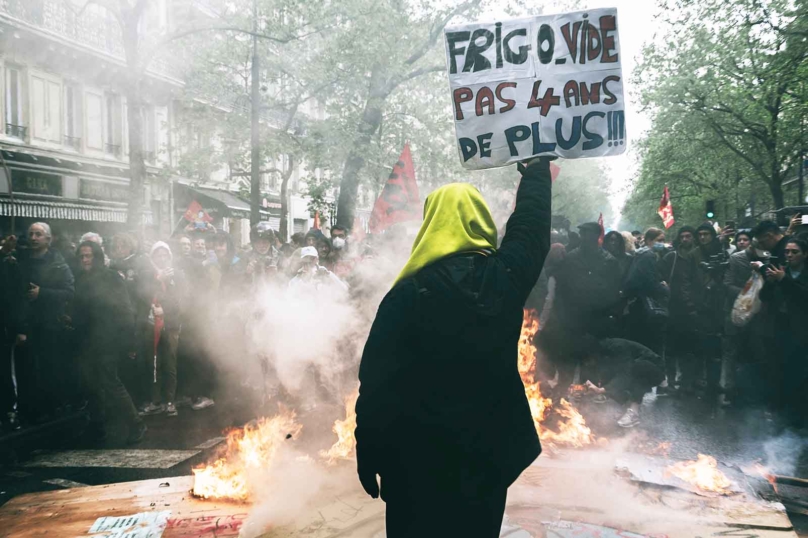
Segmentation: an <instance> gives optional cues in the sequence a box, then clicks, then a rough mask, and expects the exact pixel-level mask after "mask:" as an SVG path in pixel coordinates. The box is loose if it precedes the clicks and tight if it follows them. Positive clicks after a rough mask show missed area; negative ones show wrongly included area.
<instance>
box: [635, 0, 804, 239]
mask: <svg viewBox="0 0 808 538" xmlns="http://www.w3.org/2000/svg"><path fill="white" fill-rule="evenodd" d="M802 4H803V2H796V3H793V2H788V1H786V0H730V1H729V2H727V1H718V0H698V1H697V0H671V1H662V2H661V3H660V7H661V9H662V13H664V14H665V19H666V20H665V22H666V23H667V29H668V30H667V33H666V35H665V36H664V38H663V39H662V40H661V41H658V42H656V43H654V44H651V45H648V46H647V47H646V49H645V51H644V54H643V58H642V61H641V63H640V65H639V68H638V70H637V72H636V73H635V77H634V84H635V85H636V86H637V87H638V88H639V90H640V92H639V93H640V97H641V101H642V104H643V106H644V107H645V109H646V111H648V112H650V113H652V114H653V115H654V120H653V126H652V128H651V130H650V132H649V133H648V135H647V137H646V138H645V140H643V141H642V143H641V144H640V156H641V159H642V161H641V170H640V176H639V178H638V179H637V181H636V183H635V185H634V190H633V192H632V194H631V196H630V197H629V199H628V201H627V203H626V207H625V209H624V212H623V214H624V219H625V220H626V221H627V222H631V223H633V224H634V225H635V226H637V227H640V226H646V225H649V224H654V225H659V222H660V221H659V218H658V217H657V216H656V209H657V207H658V204H659V199H660V197H661V195H662V189H663V187H664V185H666V184H667V185H669V187H670V191H671V195H672V199H673V205H674V212H675V215H676V220H677V222H678V223H679V224H684V223H685V222H687V223H690V224H692V223H697V222H700V221H701V220H703V218H704V216H703V209H704V202H705V201H706V200H709V199H713V200H716V201H717V204H718V208H719V214H718V219H719V221H723V220H726V219H737V218H738V217H739V216H742V215H743V213H744V210H745V208H746V207H748V206H750V205H755V204H756V206H757V210H758V212H759V211H762V210H764V209H767V208H769V207H772V206H774V207H778V208H779V207H783V205H784V204H786V203H788V202H792V203H793V202H796V200H794V199H792V200H788V199H787V198H786V193H784V191H783V183H784V182H785V181H786V180H788V179H791V178H793V177H795V176H796V173H797V166H798V162H799V156H800V152H801V150H802V149H803V148H804V146H805V141H806V137H805V133H804V129H802V128H801V123H802V122H803V120H804V117H805V113H806V111H808V110H806V100H805V96H806V93H805V91H806V88H805V86H806V82H808V80H807V79H806V74H807V73H808V72H807V71H806V69H807V68H808V65H807V63H806V58H808V41H806V39H805V35H806V34H805V31H806V29H808V24H807V23H806V16H805V10H804V7H805V6H804V5H802ZM795 8H796V9H795ZM722 213H723V214H722Z"/></svg>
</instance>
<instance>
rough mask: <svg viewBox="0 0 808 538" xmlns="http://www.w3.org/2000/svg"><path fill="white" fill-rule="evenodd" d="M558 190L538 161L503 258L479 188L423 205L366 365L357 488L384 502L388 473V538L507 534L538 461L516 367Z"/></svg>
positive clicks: (433, 197) (457, 189)
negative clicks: (516, 495)
mask: <svg viewBox="0 0 808 538" xmlns="http://www.w3.org/2000/svg"><path fill="white" fill-rule="evenodd" d="M550 188H551V181H550V168H549V160H548V159H546V158H545V159H534V160H533V161H531V162H530V163H529V165H528V167H527V169H526V170H525V171H524V172H523V177H522V181H521V183H520V185H519V189H518V192H517V195H516V209H515V211H514V213H513V215H512V216H511V218H510V219H509V220H508V224H507V228H506V233H505V237H504V238H503V240H502V243H501V246H500V247H499V248H497V230H496V227H495V224H494V219H493V217H492V216H491V212H490V210H489V209H488V206H487V204H486V203H485V201H484V200H483V198H482V196H481V195H480V193H479V192H478V191H477V189H475V188H474V187H473V186H471V185H469V184H465V183H455V184H450V185H445V186H443V187H441V188H440V189H438V190H436V191H435V192H433V193H432V194H430V195H429V196H428V197H427V199H426V202H425V204H424V222H423V224H422V226H421V230H420V232H419V233H418V236H417V238H416V240H415V244H414V245H413V249H412V254H411V256H410V258H409V261H408V262H407V263H406V265H405V266H404V269H403V270H402V272H401V274H400V275H399V278H398V279H397V281H396V283H395V284H394V285H393V289H392V290H391V291H390V292H388V294H387V296H386V297H385V298H384V300H383V301H382V303H381V305H380V306H379V310H378V313H377V315H376V319H375V321H374V323H373V326H372V328H371V331H370V335H369V337H368V340H367V343H366V345H365V350H364V353H363V356H362V362H361V365H360V369H359V379H360V389H359V399H358V400H357V403H356V424H357V427H356V440H357V443H356V453H357V467H358V472H359V479H360V481H361V483H362V486H363V487H364V489H365V491H366V492H367V493H368V494H370V495H371V496H373V497H378V496H379V494H380V490H379V484H378V483H377V478H376V477H377V475H379V476H381V496H382V498H383V499H384V501H385V502H386V503H387V517H386V525H387V536H388V538H402V537H406V538H411V537H413V536H475V537H491V538H493V537H498V536H499V535H500V529H501V526H502V516H503V513H504V510H505V500H506V496H507V489H508V487H509V486H510V485H511V484H512V483H513V482H514V481H515V480H516V478H517V477H518V476H519V474H520V473H521V472H522V471H523V470H524V469H525V468H527V467H528V466H529V465H530V464H531V462H532V461H533V460H534V459H535V458H536V457H537V456H538V455H539V453H540V452H541V445H540V443H539V439H538V436H537V435H536V428H535V425H534V423H533V420H532V418H531V415H530V409H529V406H528V404H527V400H526V398H525V390H524V385H522V382H521V380H520V378H519V373H518V371H517V364H516V361H515V360H513V357H514V356H515V353H516V348H517V343H518V340H519V334H520V329H521V326H522V314H523V306H524V303H525V300H526V299H527V296H528V294H529V293H530V290H531V289H532V288H533V286H534V285H535V283H536V280H537V279H538V277H539V273H540V272H541V269H542V264H543V262H544V257H545V256H546V254H547V251H548V249H549V246H550V214H551V211H550V201H551V196H550V194H551V193H550ZM413 431H418V437H419V441H418V442H417V443H412V442H411V441H409V440H408V439H411V435H412V432H413Z"/></svg>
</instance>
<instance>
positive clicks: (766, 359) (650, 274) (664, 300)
mask: <svg viewBox="0 0 808 538" xmlns="http://www.w3.org/2000/svg"><path fill="white" fill-rule="evenodd" d="M801 228H805V227H804V226H801V219H800V218H799V216H796V217H794V218H793V219H792V221H791V225H790V226H789V227H788V229H785V230H784V229H782V228H781V227H780V226H778V225H777V224H776V223H775V222H773V221H763V222H760V223H758V224H757V226H756V227H754V228H753V229H747V230H741V231H736V230H732V229H730V228H729V227H727V228H724V229H721V228H720V227H719V226H718V225H716V224H713V223H711V222H706V223H704V224H702V225H700V226H698V227H692V226H682V227H680V228H679V229H678V230H677V231H676V233H675V235H669V234H668V232H666V231H664V230H661V229H657V228H649V229H648V230H646V231H645V233H641V232H639V231H633V232H630V233H629V232H622V233H621V232H618V231H610V232H609V233H606V234H604V233H603V231H602V229H601V227H600V225H598V224H597V223H586V224H583V225H581V226H580V227H579V232H580V234H575V233H569V234H568V236H567V237H564V238H563V239H564V240H563V241H562V240H561V236H560V235H556V237H555V238H554V240H553V243H554V244H553V245H552V247H551V250H550V253H549V255H548V257H547V260H546V262H545V269H544V272H543V274H542V277H541V278H540V279H539V282H538V284H537V286H536V288H535V289H534V291H533V293H532V294H531V296H530V298H529V299H528V304H527V307H529V308H534V309H536V310H537V311H538V312H539V313H540V324H541V329H542V330H541V332H540V333H539V334H538V336H537V339H536V341H537V347H538V348H539V350H540V352H541V353H540V357H541V364H540V368H539V372H540V375H541V377H542V379H543V381H545V383H546V385H547V386H549V387H550V389H551V394H553V395H554V396H556V397H566V396H568V395H569V394H572V393H573V392H575V388H576V387H572V391H571V390H570V387H571V385H572V383H573V382H574V379H575V378H576V376H577V379H578V381H579V383H580V386H582V388H583V389H585V390H586V391H588V392H592V393H595V394H596V401H603V400H605V399H606V397H610V398H612V399H614V400H616V401H618V402H620V403H624V404H625V405H626V407H627V409H626V411H625V414H624V415H623V416H622V417H621V418H620V420H619V421H618V424H619V425H620V426H622V427H634V426H636V425H638V424H639V423H640V403H641V402H642V399H643V396H644V394H646V393H648V392H650V391H651V389H652V388H653V387H657V389H656V392H657V394H658V395H681V396H684V397H688V396H693V397H698V398H705V399H707V400H708V401H710V402H713V403H714V405H715V406H716V407H717V406H728V405H755V406H762V407H764V408H766V409H768V410H769V412H778V413H780V414H781V416H784V417H785V418H786V420H788V421H791V422H796V423H799V422H800V421H801V420H803V419H802V417H804V416H805V411H806V410H808V405H807V404H808V390H807V389H808V331H806V327H808V272H806V271H805V260H806V254H808V233H806V232H805V231H804V230H802V229H801ZM739 295H740V296H742V298H741V300H739ZM739 309H740V310H739ZM580 392H581V391H577V393H579V394H580Z"/></svg>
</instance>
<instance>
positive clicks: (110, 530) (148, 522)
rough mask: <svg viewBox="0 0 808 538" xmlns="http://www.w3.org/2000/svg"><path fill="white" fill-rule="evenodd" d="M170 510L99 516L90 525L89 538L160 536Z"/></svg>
mask: <svg viewBox="0 0 808 538" xmlns="http://www.w3.org/2000/svg"><path fill="white" fill-rule="evenodd" d="M170 515H171V512H170V511H167V510H166V511H163V512H140V513H138V514H132V515H131V516H120V517H99V518H98V519H96V520H95V523H93V526H92V527H90V531H89V533H90V534H91V535H92V536H91V538H160V537H161V536H162V535H163V531H164V530H165V528H166V525H167V524H168V518H169V516H170Z"/></svg>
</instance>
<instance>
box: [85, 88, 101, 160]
mask: <svg viewBox="0 0 808 538" xmlns="http://www.w3.org/2000/svg"><path fill="white" fill-rule="evenodd" d="M84 102H85V104H86V107H85V108H86V110H85V113H86V114H87V120H86V125H87V140H86V143H87V148H88V149H92V150H96V151H104V96H103V95H101V94H100V93H94V92H90V91H88V92H86V93H85V101H84Z"/></svg>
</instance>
